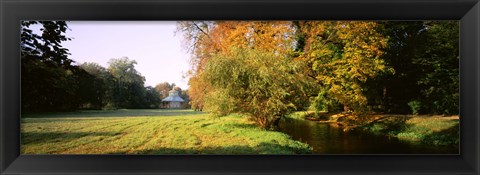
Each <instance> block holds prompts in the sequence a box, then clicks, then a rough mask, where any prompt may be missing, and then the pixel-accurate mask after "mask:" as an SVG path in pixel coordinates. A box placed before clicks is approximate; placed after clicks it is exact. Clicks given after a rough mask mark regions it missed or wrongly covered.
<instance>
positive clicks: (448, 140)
mask: <svg viewBox="0 0 480 175" xmlns="http://www.w3.org/2000/svg"><path fill="white" fill-rule="evenodd" d="M364 128H365V129H366V130H368V131H371V132H374V133H382V134H387V135H391V136H395V137H398V138H399V139H401V140H405V141H410V142H418V143H424V144H432V145H453V146H458V144H459V142H460V135H459V130H460V127H459V119H458V116H451V117H441V116H434V117H431V116H404V117H398V116H397V117H390V118H388V119H382V120H378V121H375V122H372V123H370V124H369V125H366V126H364Z"/></svg>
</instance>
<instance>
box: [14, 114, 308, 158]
mask: <svg viewBox="0 0 480 175" xmlns="http://www.w3.org/2000/svg"><path fill="white" fill-rule="evenodd" d="M311 150H312V149H311V148H310V147H309V146H308V145H307V144H304V143H301V142H299V141H295V140H292V139H291V138H290V136H288V135H286V134H284V133H280V132H275V131H265V130H262V129H259V128H258V127H256V126H255V125H254V123H253V122H251V121H248V120H247V119H246V118H245V117H242V116H240V115H230V116H226V117H221V118H212V117H210V116H209V115H208V114H206V113H202V112H195V111H192V110H117V111H79V112H71V113H48V114H28V115H23V116H22V125H21V153H22V154H298V153H310V152H311Z"/></svg>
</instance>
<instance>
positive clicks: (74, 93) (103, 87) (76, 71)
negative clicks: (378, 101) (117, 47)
mask: <svg viewBox="0 0 480 175" xmlns="http://www.w3.org/2000/svg"><path fill="white" fill-rule="evenodd" d="M32 25H39V26H40V33H41V34H40V35H39V34H36V32H34V31H32V29H31V26H32ZM67 28H68V27H67V23H66V22H65V21H23V22H22V28H21V30H22V31H21V66H22V67H21V68H22V80H21V81H22V95H21V96H22V112H39V111H71V110H77V109H117V108H158V107H159V105H160V103H161V98H162V97H163V96H164V94H161V91H157V90H156V89H155V88H153V87H150V86H148V87H145V86H144V83H145V78H144V77H143V76H142V75H141V74H140V73H139V72H137V70H136V69H135V64H137V62H136V61H135V60H130V59H128V58H127V57H123V58H118V59H111V60H110V61H109V63H108V64H109V66H108V68H104V67H102V66H100V65H98V64H96V63H83V64H81V65H76V64H75V62H74V61H73V60H72V59H70V58H69V55H70V54H69V52H68V49H67V48H64V47H63V46H62V45H61V44H62V42H63V41H68V40H70V38H68V37H67V36H65V32H66V30H67ZM171 88H173V86H172V87H171ZM171 88H170V90H171ZM183 94H185V93H183ZM184 98H186V99H188V98H187V97H184Z"/></svg>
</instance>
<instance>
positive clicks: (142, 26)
mask: <svg viewBox="0 0 480 175" xmlns="http://www.w3.org/2000/svg"><path fill="white" fill-rule="evenodd" d="M67 24H68V27H69V28H70V30H68V31H67V32H66V35H67V36H68V37H71V38H72V40H71V41H67V42H63V44H62V45H63V46H64V47H65V48H68V49H69V50H70V53H71V55H70V59H72V60H74V61H76V62H77V63H78V64H82V63H84V62H95V63H98V64H100V65H102V66H103V67H105V68H107V66H108V64H107V62H108V60H110V59H111V58H121V57H128V58H129V59H130V60H136V61H137V63H138V64H137V65H135V69H136V70H137V71H138V72H140V73H141V74H142V75H143V76H144V77H145V79H146V81H145V86H155V85H156V84H158V83H161V82H169V83H175V84H176V85H177V86H180V88H182V89H187V88H188V85H187V83H188V80H187V79H184V78H182V77H183V75H184V74H185V73H186V72H187V71H188V69H189V63H188V61H189V58H190V56H189V54H188V53H187V52H186V51H185V50H184V49H182V46H181V40H182V34H181V33H176V34H175V29H176V22H175V21H116V22H114V21H70V22H68V23H67Z"/></svg>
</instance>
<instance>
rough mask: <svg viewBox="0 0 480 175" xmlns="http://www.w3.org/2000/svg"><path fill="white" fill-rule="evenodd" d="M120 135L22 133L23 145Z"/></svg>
mask: <svg viewBox="0 0 480 175" xmlns="http://www.w3.org/2000/svg"><path fill="white" fill-rule="evenodd" d="M118 134H120V133H115V132H22V133H21V142H22V145H26V144H41V143H55V142H63V143H65V142H69V141H72V140H75V139H79V138H82V137H87V136H107V137H112V136H116V135H118Z"/></svg>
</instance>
